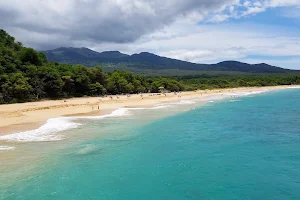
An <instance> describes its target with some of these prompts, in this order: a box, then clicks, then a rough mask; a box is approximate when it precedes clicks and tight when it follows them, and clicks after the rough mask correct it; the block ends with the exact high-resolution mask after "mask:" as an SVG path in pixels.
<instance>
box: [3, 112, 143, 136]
mask: <svg viewBox="0 0 300 200" xmlns="http://www.w3.org/2000/svg"><path fill="white" fill-rule="evenodd" d="M133 109H139V108H119V109H117V110H115V111H113V112H112V113H111V114H107V115H101V116H83V117H58V118H52V119H49V120H48V121H47V122H46V123H45V124H44V125H42V126H41V127H40V128H38V129H35V130H31V131H24V132H18V133H13V134H9V135H4V136H0V141H1V140H2V141H10V142H48V141H59V140H63V139H65V137H64V136H62V135H57V134H56V133H58V132H61V131H65V130H69V129H74V128H77V127H79V126H80V125H81V124H80V123H77V122H75V121H76V120H78V119H92V120H99V119H104V118H110V117H111V118H113V117H123V116H128V115H131V112H130V110H133Z"/></svg>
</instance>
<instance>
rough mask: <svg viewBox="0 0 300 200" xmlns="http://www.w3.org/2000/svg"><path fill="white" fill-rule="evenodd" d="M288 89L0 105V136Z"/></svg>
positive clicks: (121, 96) (119, 96)
mask: <svg viewBox="0 0 300 200" xmlns="http://www.w3.org/2000/svg"><path fill="white" fill-rule="evenodd" d="M289 87H291V86H277V87H255V88H233V89H232V88H231V89H217V90H198V91H193V92H181V93H167V94H166V95H164V94H149V93H147V94H134V95H130V96H127V95H115V96H107V97H81V98H71V99H63V100H44V101H39V102H29V103H19V104H8V105H0V135H6V134H10V133H15V132H20V131H26V130H33V129H36V128H38V127H40V126H41V125H43V124H44V123H45V122H46V121H47V120H48V119H50V118H56V117H60V116H87V115H103V114H107V113H110V112H112V111H113V110H116V109H118V108H124V107H147V106H153V105H155V104H159V103H162V102H171V101H180V100H182V99H193V98H197V99H200V100H203V102H205V100H206V99H208V98H209V97H210V96H213V95H223V94H225V93H228V92H231V93H235V92H253V91H265V90H277V89H285V88H289Z"/></svg>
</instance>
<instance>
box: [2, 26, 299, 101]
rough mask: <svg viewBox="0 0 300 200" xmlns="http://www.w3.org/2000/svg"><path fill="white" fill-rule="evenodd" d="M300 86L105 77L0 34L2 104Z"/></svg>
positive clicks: (280, 78) (238, 78)
mask: <svg viewBox="0 0 300 200" xmlns="http://www.w3.org/2000/svg"><path fill="white" fill-rule="evenodd" d="M292 84H300V74H299V73H283V74H255V75H254V74H243V75H237V74H234V73H232V74H228V73H227V74H214V75H212V74H202V75H195V76H174V77H157V76H156V77H153V76H145V75H138V74H133V73H130V72H126V71H119V70H117V71H113V72H109V73H104V72H103V70H102V68H101V67H100V66H96V67H92V68H89V67H85V66H83V65H71V64H60V63H58V62H48V61H47V59H46V56H45V55H44V54H43V53H41V52H38V51H36V50H34V49H32V48H27V47H24V46H23V45H22V44H21V43H20V42H16V41H15V38H14V37H12V36H10V35H9V34H8V33H7V32H6V31H4V30H0V104H6V103H18V102H27V101H37V100H41V99H61V98H69V97H81V96H103V95H107V94H129V93H143V92H159V88H160V87H164V88H165V89H166V90H168V91H171V92H173V91H185V90H197V89H212V88H228V87H249V86H271V85H292Z"/></svg>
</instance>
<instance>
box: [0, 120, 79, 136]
mask: <svg viewBox="0 0 300 200" xmlns="http://www.w3.org/2000/svg"><path fill="white" fill-rule="evenodd" d="M80 125H81V124H79V123H75V122H73V121H72V118H68V117H58V118H53V119H49V120H48V121H47V122H46V123H45V124H44V125H42V126H41V127H40V128H38V129H35V130H31V131H24V132H18V133H13V134H10V135H4V136H1V137H0V140H4V141H15V142H45V141H57V140H62V139H64V137H63V136H61V135H55V133H57V132H60V131H64V130H68V129H73V128H77V127H78V126H80Z"/></svg>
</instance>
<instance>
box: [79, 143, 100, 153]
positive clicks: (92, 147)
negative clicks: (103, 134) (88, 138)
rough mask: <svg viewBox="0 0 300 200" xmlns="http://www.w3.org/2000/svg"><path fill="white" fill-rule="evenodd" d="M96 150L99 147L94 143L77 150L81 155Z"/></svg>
mask: <svg viewBox="0 0 300 200" xmlns="http://www.w3.org/2000/svg"><path fill="white" fill-rule="evenodd" d="M96 150H97V147H96V146H94V145H87V146H85V147H83V148H81V149H80V150H79V151H78V152H77V154H79V155H86V154H89V153H92V152H94V151H96Z"/></svg>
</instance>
